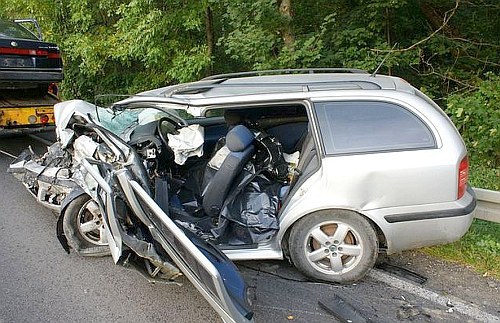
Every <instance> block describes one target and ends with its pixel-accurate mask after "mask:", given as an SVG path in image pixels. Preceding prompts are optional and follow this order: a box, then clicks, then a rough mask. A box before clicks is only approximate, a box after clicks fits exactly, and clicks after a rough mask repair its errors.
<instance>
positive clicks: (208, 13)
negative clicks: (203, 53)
mask: <svg viewBox="0 0 500 323" xmlns="http://www.w3.org/2000/svg"><path fill="white" fill-rule="evenodd" d="M205 33H206V37H207V55H208V56H212V55H213V53H214V26H213V15H212V9H211V8H210V6H207V9H206V10H205Z"/></svg>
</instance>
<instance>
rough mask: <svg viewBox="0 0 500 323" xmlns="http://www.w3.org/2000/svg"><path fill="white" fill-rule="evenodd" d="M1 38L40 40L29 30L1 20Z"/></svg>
mask: <svg viewBox="0 0 500 323" xmlns="http://www.w3.org/2000/svg"><path fill="white" fill-rule="evenodd" d="M0 38H21V39H32V40H38V38H37V37H36V36H35V35H33V34H32V33H31V32H30V31H29V30H28V29H26V28H24V27H23V26H21V25H19V24H17V23H15V22H12V21H6V20H0Z"/></svg>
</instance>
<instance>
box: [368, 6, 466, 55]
mask: <svg viewBox="0 0 500 323" xmlns="http://www.w3.org/2000/svg"><path fill="white" fill-rule="evenodd" d="M459 4H460V0H456V1H455V7H453V8H452V9H450V10H448V11H446V13H445V14H444V19H443V24H442V25H441V27H439V28H438V29H436V30H435V31H434V32H433V33H432V34H430V35H429V36H427V37H425V38H424V39H421V40H419V41H418V42H416V43H414V44H413V45H411V46H409V47H406V48H402V49H395V50H387V49H376V48H374V49H371V50H372V51H374V52H379V53H387V52H407V51H410V50H412V49H414V48H415V47H417V46H418V45H420V44H422V43H425V42H426V41H428V40H429V39H431V38H432V37H434V36H435V35H436V34H437V33H439V32H440V31H441V30H443V29H444V28H445V27H446V26H447V25H448V22H449V21H450V19H451V18H452V17H453V15H454V14H455V12H456V11H457V9H458V5H459Z"/></svg>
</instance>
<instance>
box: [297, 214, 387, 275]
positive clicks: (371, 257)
mask: <svg viewBox="0 0 500 323" xmlns="http://www.w3.org/2000/svg"><path fill="white" fill-rule="evenodd" d="M289 248H290V249H289V250H290V257H291V258H292V261H293V263H294V264H295V266H296V267H297V268H298V269H299V270H300V271H302V272H303V273H304V274H305V275H307V276H309V277H311V278H314V279H317V280H321V281H328V282H336V283H351V282H354V281H357V280H359V279H361V278H363V277H364V276H365V275H366V273H367V272H368V271H369V270H370V269H371V268H372V267H373V265H374V264H375V261H376V260H377V255H378V242H377V235H376V233H375V230H374V229H373V227H372V226H371V225H370V223H369V222H368V221H367V220H366V219H364V218H363V217H362V216H361V215H359V214H357V213H354V212H350V211H346V210H325V211H318V212H314V213H312V214H310V215H308V216H305V217H304V218H303V219H301V220H299V221H298V222H297V223H296V224H295V225H294V226H293V227H292V230H291V232H290V239H289Z"/></svg>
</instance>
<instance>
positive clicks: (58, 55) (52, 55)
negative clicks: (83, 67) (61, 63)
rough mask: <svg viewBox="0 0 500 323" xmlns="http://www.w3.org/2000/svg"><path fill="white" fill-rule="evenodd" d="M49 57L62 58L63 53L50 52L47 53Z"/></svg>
mask: <svg viewBox="0 0 500 323" xmlns="http://www.w3.org/2000/svg"><path fill="white" fill-rule="evenodd" d="M47 57H48V58H61V53H59V52H49V54H48V55H47Z"/></svg>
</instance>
